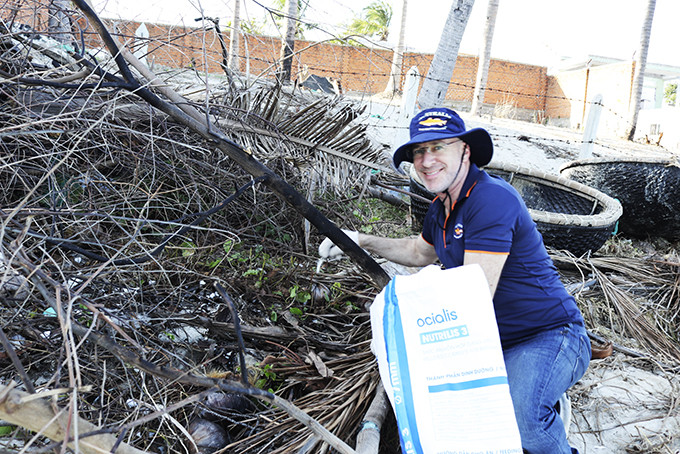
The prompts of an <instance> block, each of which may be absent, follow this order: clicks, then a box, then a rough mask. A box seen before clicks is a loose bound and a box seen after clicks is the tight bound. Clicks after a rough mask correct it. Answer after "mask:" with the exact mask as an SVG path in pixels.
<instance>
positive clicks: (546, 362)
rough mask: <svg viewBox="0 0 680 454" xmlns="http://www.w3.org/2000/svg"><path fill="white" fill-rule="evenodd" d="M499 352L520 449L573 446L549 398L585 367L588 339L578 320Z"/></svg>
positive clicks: (563, 453)
mask: <svg viewBox="0 0 680 454" xmlns="http://www.w3.org/2000/svg"><path fill="white" fill-rule="evenodd" d="M503 356H504V358H505V368H506V369H507V372H508V383H509V385H510V395H511V397H512V403H513V406H514V407H515V416H516V418H517V425H518V426H519V433H520V436H521V438H522V448H523V449H524V452H526V453H529V454H567V453H568V454H571V453H575V452H577V451H576V450H575V449H574V450H572V448H571V447H570V446H569V443H567V437H566V434H565V431H564V425H563V424H562V419H561V418H560V416H559V414H558V413H557V411H556V410H555V403H556V402H557V401H558V399H559V398H560V396H561V395H562V394H563V393H564V392H565V391H566V390H567V389H569V388H570V387H571V386H572V385H573V384H574V383H576V382H577V381H578V380H579V379H580V378H581V377H582V376H583V374H584V373H585V371H586V369H587V368H588V363H589V362H590V340H589V339H588V334H587V333H586V330H585V328H584V327H583V325H581V324H571V323H570V324H568V325H565V326H561V327H559V328H554V329H551V330H548V331H544V332H541V333H538V334H536V335H535V336H533V337H531V338H530V339H527V340H525V341H523V342H521V343H519V344H517V345H513V346H512V347H509V348H507V349H504V350H503Z"/></svg>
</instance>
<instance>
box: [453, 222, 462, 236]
mask: <svg viewBox="0 0 680 454" xmlns="http://www.w3.org/2000/svg"><path fill="white" fill-rule="evenodd" d="M462 237H463V224H461V223H460V222H459V223H458V224H456V225H455V226H454V227H453V238H455V239H456V240H460V239H461V238H462Z"/></svg>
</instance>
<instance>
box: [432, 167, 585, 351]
mask: <svg viewBox="0 0 680 454" xmlns="http://www.w3.org/2000/svg"><path fill="white" fill-rule="evenodd" d="M422 237H423V239H424V240H425V241H427V242H428V243H429V244H431V245H432V246H434V249H435V251H436V252H437V257H439V260H440V261H441V263H442V264H443V265H444V266H445V267H446V268H452V267H456V266H460V265H462V264H463V256H464V253H465V252H466V251H467V252H480V253H488V254H506V255H507V256H508V257H507V260H506V262H505V266H504V267H503V271H502V273H501V276H500V279H499V281H498V287H497V289H496V294H495V295H494V298H493V304H494V309H495V312H496V321H497V323H498V330H499V333H500V337H501V343H502V344H503V347H504V348H506V347H510V346H512V345H513V344H516V343H518V342H520V341H521V340H522V339H524V338H527V337H530V336H532V335H534V334H536V333H538V332H540V331H542V330H546V329H550V328H555V327H558V326H562V325H564V324H566V323H570V322H575V323H583V318H582V316H581V313H580V311H579V309H578V307H577V306H576V301H575V300H574V298H573V297H572V296H571V295H569V293H567V291H566V289H565V288H564V285H563V284H562V282H561V281H560V277H559V274H558V273H557V269H556V268H555V265H554V264H553V262H552V260H551V259H550V256H549V255H548V252H547V251H546V249H545V246H544V245H543V238H542V237H541V234H540V233H539V232H538V230H537V228H536V224H535V223H534V221H533V219H531V216H530V214H529V211H528V210H527V207H526V205H525V204H524V200H522V197H521V196H520V195H519V193H518V192H517V191H516V190H515V188H513V187H512V186H511V185H510V184H509V183H507V182H506V181H505V180H503V179H502V178H500V177H497V176H492V175H489V174H488V173H486V172H484V171H483V170H480V169H479V168H477V166H476V165H474V164H472V165H471V167H470V171H469V172H468V176H467V178H466V180H465V183H464V185H463V189H462V190H461V193H460V196H459V197H458V200H457V201H456V203H455V205H454V207H453V210H452V213H451V214H450V215H449V218H448V219H447V218H446V213H445V211H444V205H443V203H442V201H441V200H440V199H439V197H438V198H436V199H435V200H434V201H433V202H432V204H431V205H430V207H429V210H428V212H427V214H426V215H425V219H424V221H423V232H422ZM452 294H453V295H455V289H452Z"/></svg>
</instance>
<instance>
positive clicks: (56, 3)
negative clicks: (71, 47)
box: [47, 0, 73, 44]
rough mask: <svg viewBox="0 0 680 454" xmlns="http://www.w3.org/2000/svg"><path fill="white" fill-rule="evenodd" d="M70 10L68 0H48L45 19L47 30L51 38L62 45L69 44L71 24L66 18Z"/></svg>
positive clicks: (70, 40)
mask: <svg viewBox="0 0 680 454" xmlns="http://www.w3.org/2000/svg"><path fill="white" fill-rule="evenodd" d="M70 8H71V1H70V0H50V2H49V6H48V11H49V13H48V14H49V15H48V18H47V29H48V30H49V32H50V35H52V38H54V39H55V40H57V41H59V42H60V43H62V44H71V43H72V42H73V36H72V35H71V23H70V21H69V17H68V14H67V12H68V10H69V9H70Z"/></svg>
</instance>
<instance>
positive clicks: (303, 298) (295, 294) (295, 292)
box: [288, 284, 312, 304]
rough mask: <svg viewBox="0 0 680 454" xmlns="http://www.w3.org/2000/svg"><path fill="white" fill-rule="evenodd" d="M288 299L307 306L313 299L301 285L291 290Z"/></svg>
mask: <svg viewBox="0 0 680 454" xmlns="http://www.w3.org/2000/svg"><path fill="white" fill-rule="evenodd" d="M288 297H289V298H290V300H291V301H292V302H294V303H302V304H307V303H308V302H309V300H311V299H312V294H311V293H310V292H309V291H308V290H305V289H302V288H300V286H299V285H297V284H295V285H294V286H292V287H291V288H290V293H289V294H288Z"/></svg>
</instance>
